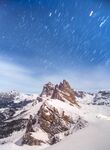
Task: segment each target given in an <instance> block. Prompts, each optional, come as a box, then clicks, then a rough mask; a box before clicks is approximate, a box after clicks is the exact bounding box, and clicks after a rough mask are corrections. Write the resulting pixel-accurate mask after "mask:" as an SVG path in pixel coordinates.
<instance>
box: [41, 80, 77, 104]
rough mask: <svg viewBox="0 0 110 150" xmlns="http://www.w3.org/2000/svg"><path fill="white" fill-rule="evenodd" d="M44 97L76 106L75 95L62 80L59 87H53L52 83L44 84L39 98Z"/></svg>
mask: <svg viewBox="0 0 110 150" xmlns="http://www.w3.org/2000/svg"><path fill="white" fill-rule="evenodd" d="M43 95H45V96H46V97H49V98H52V99H59V100H62V101H65V100H67V101H69V102H70V103H71V104H76V105H78V104H77V102H76V100H75V94H74V91H73V89H72V88H71V87H70V85H69V83H68V82H67V81H66V80H63V82H62V83H60V84H59V85H55V86H54V85H53V84H52V83H48V84H45V86H44V88H43V91H42V93H41V97H42V96H43Z"/></svg>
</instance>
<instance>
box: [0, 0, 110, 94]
mask: <svg viewBox="0 0 110 150" xmlns="http://www.w3.org/2000/svg"><path fill="white" fill-rule="evenodd" d="M109 74H110V1H109V0H0V89H1V90H10V89H16V90H20V91H25V92H38V91H39V89H40V88H41V86H42V85H43V84H44V83H45V82H48V81H51V82H54V83H56V82H59V81H60V80H62V79H67V80H69V81H70V84H71V85H72V86H73V87H74V88H76V89H79V90H82V89H83V90H87V91H95V90H98V89H110V85H109V83H110V77H109ZM40 90H41V89H40Z"/></svg>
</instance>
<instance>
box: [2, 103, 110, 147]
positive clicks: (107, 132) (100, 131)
mask: <svg viewBox="0 0 110 150" xmlns="http://www.w3.org/2000/svg"><path fill="white" fill-rule="evenodd" d="M80 105H81V108H80V110H79V112H77V113H79V115H80V116H82V117H83V118H84V119H85V120H87V121H88V126H87V127H85V128H84V129H81V130H79V131H77V132H74V133H73V134H72V135H70V136H68V137H65V138H64V139H63V140H62V141H61V142H59V143H57V144H55V145H53V146H49V145H46V144H45V145H43V146H28V145H23V146H18V145H16V144H15V143H16V141H15V142H8V143H7V144H4V145H0V150H7V149H9V147H10V149H12V150H39V149H45V150H67V149H69V150H73V149H75V150H110V142H109V139H110V107H107V106H98V105H87V104H80Z"/></svg>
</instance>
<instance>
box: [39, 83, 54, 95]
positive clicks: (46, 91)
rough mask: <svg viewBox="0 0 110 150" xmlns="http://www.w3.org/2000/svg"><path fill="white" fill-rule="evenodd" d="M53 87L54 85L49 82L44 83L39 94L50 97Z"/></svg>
mask: <svg viewBox="0 0 110 150" xmlns="http://www.w3.org/2000/svg"><path fill="white" fill-rule="evenodd" d="M54 88H55V86H54V85H53V84H52V83H51V82H49V83H47V84H45V85H44V87H43V91H42V93H41V94H40V96H41V97H43V96H46V97H51V96H52V94H53V91H54Z"/></svg>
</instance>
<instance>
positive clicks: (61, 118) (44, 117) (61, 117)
mask: <svg viewBox="0 0 110 150" xmlns="http://www.w3.org/2000/svg"><path fill="white" fill-rule="evenodd" d="M38 116H39V119H38V123H39V124H40V127H41V128H42V129H43V130H44V131H45V132H47V133H49V134H51V135H55V134H58V133H60V132H63V131H67V130H68V129H69V128H70V127H71V124H73V123H74V122H73V119H72V118H71V116H69V115H66V114H65V112H64V111H63V112H62V113H60V112H59V111H58V109H56V108H55V107H49V106H48V105H47V104H46V103H44V104H43V105H42V106H41V108H40V110H39V112H38Z"/></svg>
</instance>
